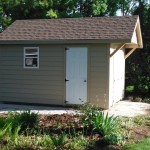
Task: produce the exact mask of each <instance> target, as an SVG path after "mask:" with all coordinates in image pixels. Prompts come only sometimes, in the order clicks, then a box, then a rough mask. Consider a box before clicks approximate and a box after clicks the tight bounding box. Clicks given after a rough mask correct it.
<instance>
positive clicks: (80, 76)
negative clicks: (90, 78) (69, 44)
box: [66, 47, 87, 104]
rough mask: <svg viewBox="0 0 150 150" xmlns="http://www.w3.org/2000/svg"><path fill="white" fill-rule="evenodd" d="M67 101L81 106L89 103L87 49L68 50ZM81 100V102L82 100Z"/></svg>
mask: <svg viewBox="0 0 150 150" xmlns="http://www.w3.org/2000/svg"><path fill="white" fill-rule="evenodd" d="M66 79H67V80H69V81H66V101H67V104H81V103H82V102H81V101H83V102H86V101H87V48H85V47H78V48H69V49H68V50H66ZM80 99H81V100H80Z"/></svg>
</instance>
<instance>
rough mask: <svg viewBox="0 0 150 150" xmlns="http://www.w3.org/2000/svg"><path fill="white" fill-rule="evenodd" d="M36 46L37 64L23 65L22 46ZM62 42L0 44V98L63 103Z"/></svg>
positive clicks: (17, 100) (4, 99)
mask: <svg viewBox="0 0 150 150" xmlns="http://www.w3.org/2000/svg"><path fill="white" fill-rule="evenodd" d="M24 47H39V60H40V62H39V68H33V69H32V68H23V58H24V57H23V48H24ZM64 65H65V63H64V48H63V46H62V45H59V46H56V45H10V46H7V45H4V46H1V100H2V101H14V102H31V103H47V104H60V105H63V103H64V100H63V97H64V93H65V92H64V84H65V82H64V80H65V77H64V67H65V66H64Z"/></svg>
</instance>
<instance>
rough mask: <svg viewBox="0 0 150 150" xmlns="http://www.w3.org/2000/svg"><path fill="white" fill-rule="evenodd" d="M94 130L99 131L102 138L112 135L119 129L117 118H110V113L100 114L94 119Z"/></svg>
mask: <svg viewBox="0 0 150 150" xmlns="http://www.w3.org/2000/svg"><path fill="white" fill-rule="evenodd" d="M92 125H93V130H97V131H98V132H99V133H100V134H101V135H102V136H104V135H108V134H111V133H112V132H114V131H116V130H117V129H118V127H119V126H118V123H117V117H114V116H113V115H112V116H108V113H107V114H106V116H105V114H104V112H99V113H97V114H96V116H95V117H93V119H92Z"/></svg>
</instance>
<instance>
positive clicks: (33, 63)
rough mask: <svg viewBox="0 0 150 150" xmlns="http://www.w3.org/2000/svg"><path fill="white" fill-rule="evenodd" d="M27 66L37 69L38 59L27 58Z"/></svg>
mask: <svg viewBox="0 0 150 150" xmlns="http://www.w3.org/2000/svg"><path fill="white" fill-rule="evenodd" d="M25 66H28V67H30V66H31V67H37V58H25Z"/></svg>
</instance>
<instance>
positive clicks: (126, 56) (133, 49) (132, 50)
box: [124, 48, 136, 59]
mask: <svg viewBox="0 0 150 150" xmlns="http://www.w3.org/2000/svg"><path fill="white" fill-rule="evenodd" d="M135 49H136V48H132V49H131V50H130V51H129V52H128V53H127V54H126V55H125V56H124V59H126V58H128V57H129V56H130V55H131V54H132V53H133V52H134V51H135Z"/></svg>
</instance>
